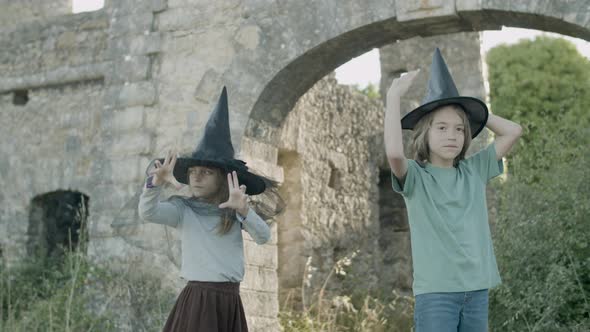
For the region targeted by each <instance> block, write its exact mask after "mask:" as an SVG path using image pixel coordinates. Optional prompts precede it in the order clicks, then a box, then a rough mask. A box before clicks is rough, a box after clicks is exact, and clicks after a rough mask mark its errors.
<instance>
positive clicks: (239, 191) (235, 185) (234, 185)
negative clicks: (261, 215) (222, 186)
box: [219, 171, 248, 217]
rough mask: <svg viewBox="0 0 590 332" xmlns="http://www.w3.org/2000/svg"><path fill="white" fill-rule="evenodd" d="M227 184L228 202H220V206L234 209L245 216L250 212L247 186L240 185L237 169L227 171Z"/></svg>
mask: <svg viewBox="0 0 590 332" xmlns="http://www.w3.org/2000/svg"><path fill="white" fill-rule="evenodd" d="M227 186H228V188H229V198H228V200H227V202H225V203H221V204H219V208H221V209H234V210H236V211H237V212H238V213H239V214H240V215H242V217H245V216H246V215H247V214H248V195H246V186H245V185H240V183H239V181H238V173H236V171H233V172H231V173H227Z"/></svg>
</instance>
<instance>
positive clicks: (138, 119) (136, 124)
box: [109, 106, 146, 132]
mask: <svg viewBox="0 0 590 332" xmlns="http://www.w3.org/2000/svg"><path fill="white" fill-rule="evenodd" d="M145 114H146V111H145V108H144V107H143V106H134V107H129V108H125V109H122V110H114V111H113V112H112V121H111V122H110V126H109V128H110V129H112V130H114V131H120V132H124V131H132V130H137V129H139V128H141V127H142V126H143V124H144V117H145Z"/></svg>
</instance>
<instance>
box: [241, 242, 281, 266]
mask: <svg viewBox="0 0 590 332" xmlns="http://www.w3.org/2000/svg"><path fill="white" fill-rule="evenodd" d="M244 255H245V257H246V262H248V264H251V265H257V266H263V267H266V268H270V269H276V267H277V247H276V246H275V245H262V246H261V245H258V244H256V242H253V241H244Z"/></svg>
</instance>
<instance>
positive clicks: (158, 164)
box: [154, 160, 162, 168]
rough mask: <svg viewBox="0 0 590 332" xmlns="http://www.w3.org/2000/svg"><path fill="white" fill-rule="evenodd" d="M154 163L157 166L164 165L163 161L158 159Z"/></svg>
mask: <svg viewBox="0 0 590 332" xmlns="http://www.w3.org/2000/svg"><path fill="white" fill-rule="evenodd" d="M154 165H155V166H156V168H160V167H162V163H161V162H160V161H159V160H156V162H155V163H154Z"/></svg>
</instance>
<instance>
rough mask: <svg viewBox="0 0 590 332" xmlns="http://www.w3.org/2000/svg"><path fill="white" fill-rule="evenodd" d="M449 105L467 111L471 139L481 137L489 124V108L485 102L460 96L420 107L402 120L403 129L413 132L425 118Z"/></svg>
mask: <svg viewBox="0 0 590 332" xmlns="http://www.w3.org/2000/svg"><path fill="white" fill-rule="evenodd" d="M447 105H459V106H460V107H461V108H462V109H463V111H465V113H466V114H467V118H468V119H469V126H470V127H471V138H475V137H476V136H477V135H479V133H480V132H481V131H482V130H483V128H484V127H485V126H486V123H487V122H488V116H489V113H488V107H487V106H486V104H485V103H484V102H483V101H481V100H479V99H477V98H473V97H463V96H458V97H450V98H444V99H438V100H434V101H431V102H429V103H426V104H424V105H420V106H419V107H417V108H415V109H414V110H412V111H411V112H410V113H408V114H406V115H405V116H404V117H403V118H402V129H410V130H413V129H414V127H415V126H416V124H417V123H418V121H420V119H421V118H422V117H423V116H425V115H426V114H428V113H430V112H432V111H434V110H436V109H437V108H439V107H442V106H447Z"/></svg>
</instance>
